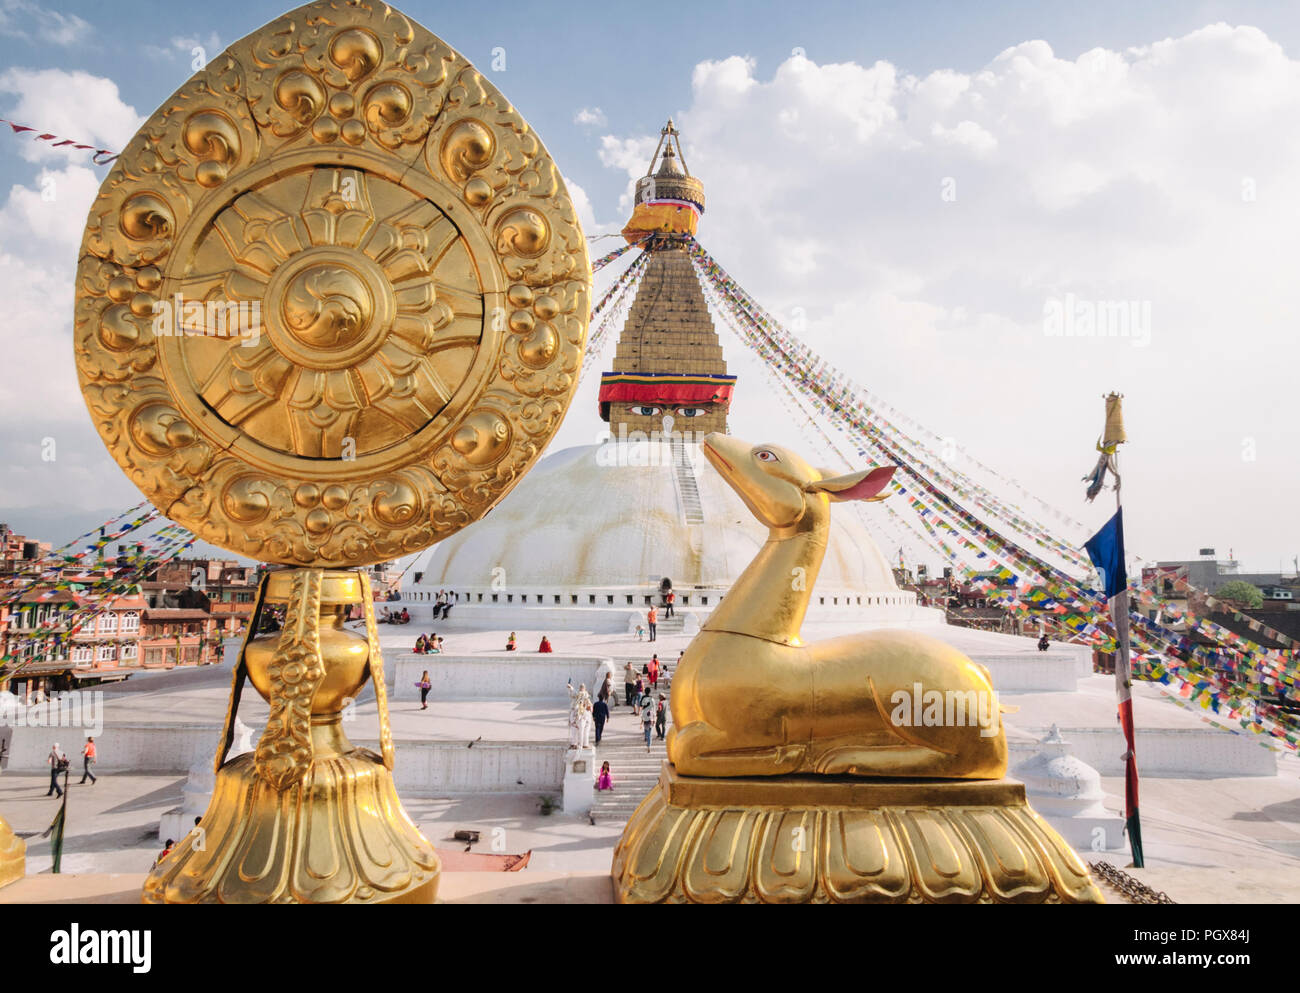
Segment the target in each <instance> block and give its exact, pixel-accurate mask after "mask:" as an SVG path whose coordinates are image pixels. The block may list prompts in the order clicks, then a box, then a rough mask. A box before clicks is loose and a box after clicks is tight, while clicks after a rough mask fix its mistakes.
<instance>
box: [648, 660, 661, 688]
mask: <svg viewBox="0 0 1300 993" xmlns="http://www.w3.org/2000/svg"><path fill="white" fill-rule="evenodd" d="M649 668H650V672H649V676H650V689H652V690H654V689H657V688H658V686H659V656H658V655H655V656H654V658H652V659H651V660H650V667H649Z"/></svg>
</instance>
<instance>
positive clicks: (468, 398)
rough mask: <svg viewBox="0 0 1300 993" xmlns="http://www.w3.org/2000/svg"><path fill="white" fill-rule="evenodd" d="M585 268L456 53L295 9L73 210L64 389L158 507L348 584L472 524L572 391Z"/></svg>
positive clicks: (212, 66)
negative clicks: (80, 233)
mask: <svg viewBox="0 0 1300 993" xmlns="http://www.w3.org/2000/svg"><path fill="white" fill-rule="evenodd" d="M590 272H591V270H590V262H589V260H588V256H587V249H586V242H585V240H584V238H583V235H582V231H581V228H580V226H579V223H578V218H577V214H576V211H575V210H574V208H573V204H572V202H571V200H570V199H569V197H568V195H567V192H566V190H565V187H564V183H563V181H562V180H561V178H560V175H559V172H558V171H557V169H556V167H555V164H554V162H552V160H551V158H550V156H549V155H548V154H547V152H546V149H545V148H544V147H543V145H542V143H541V142H540V141H539V140H538V138H537V136H536V135H535V134H534V133H533V132H532V131H531V129H530V128H529V127H528V125H527V124H526V123H525V121H524V120H523V119H522V118H521V117H520V115H519V114H518V112H516V111H515V109H514V108H513V107H512V106H511V105H510V104H509V103H508V102H507V101H506V100H505V98H504V97H503V96H502V95H501V94H500V93H499V92H498V91H497V89H496V88H495V87H494V86H493V85H492V84H491V83H490V82H488V80H487V79H485V78H484V77H483V76H482V75H481V74H480V73H479V72H478V71H477V70H476V69H475V68H474V67H473V66H472V65H470V63H469V62H468V61H467V60H466V59H465V58H464V57H462V56H461V55H459V54H458V53H456V52H455V51H453V50H452V49H451V48H449V47H448V46H447V45H446V44H445V43H443V42H442V41H441V40H439V39H438V38H437V37H435V36H434V35H433V34H431V33H429V32H428V31H427V30H425V29H424V28H422V27H420V26H419V25H418V24H415V23H414V22H412V21H411V20H409V19H408V18H406V17H405V16H403V15H402V14H401V13H399V12H397V11H395V10H393V9H392V8H390V7H387V6H385V5H384V4H382V3H371V2H368V0H321V2H317V3H313V4H309V5H307V6H305V7H300V8H298V9H297V10H294V11H292V12H290V13H288V14H285V15H284V16H283V17H281V18H279V19H278V20H277V21H275V22H273V23H272V24H270V25H268V26H267V27H265V28H263V29H261V30H259V31H258V32H256V33H254V34H252V35H250V36H248V37H247V38H245V39H243V40H241V41H239V42H236V43H235V44H233V45H231V46H230V48H228V49H227V50H226V51H225V52H223V53H222V54H221V55H220V56H218V57H217V58H215V59H214V60H212V62H210V63H209V64H208V66H207V67H206V68H205V69H204V70H202V71H200V72H198V73H197V74H195V75H194V76H193V77H192V78H191V79H190V80H189V81H188V82H186V83H185V84H184V85H183V86H182V87H181V88H180V89H179V90H177V91H176V93H175V94H173V95H172V97H171V98H170V99H169V100H167V101H166V103H164V104H163V106H162V107H161V108H159V110H158V111H157V112H155V113H154V114H153V116H152V117H150V118H149V120H148V121H147V122H146V123H145V125H144V126H143V127H142V128H141V129H140V131H139V133H138V134H136V136H135V137H134V138H133V139H132V140H131V142H130V144H129V145H128V146H127V148H126V150H125V151H124V152H123V153H122V155H121V157H120V158H119V159H118V160H117V162H116V163H115V165H114V168H113V170H112V172H111V173H110V174H109V176H108V178H107V179H105V181H104V184H103V186H102V187H101V188H100V191H99V195H98V197H97V198H96V200H95V202H94V205H93V207H92V208H91V212H90V218H89V221H88V223H87V227H86V233H85V238H84V240H83V243H82V249H81V260H80V264H79V268H78V273H77V276H78V283H77V301H76V321H75V346H76V363H77V372H78V376H79V377H80V381H81V387H82V392H83V394H84V396H85V399H86V403H87V406H88V407H89V409H90V412H91V415H92V417H93V419H94V422H95V426H96V428H97V430H98V431H99V433H100V436H101V437H102V438H103V440H104V443H105V444H106V445H107V446H108V449H109V451H110V452H111V453H112V455H113V457H114V458H115V459H116V460H117V462H118V464H119V465H121V466H122V468H123V469H124V470H125V471H126V473H127V475H128V476H129V477H130V478H131V480H132V481H133V482H134V483H135V484H136V485H137V486H138V487H139V488H140V489H141V490H142V491H143V492H144V494H145V495H146V496H147V497H148V498H149V499H150V500H151V501H152V502H153V504H154V505H155V506H156V507H158V508H159V509H160V510H161V511H162V512H163V513H164V514H165V515H166V516H168V517H170V518H171V519H172V520H175V521H177V522H178V523H181V524H183V525H184V526H186V527H188V528H189V529H190V530H192V531H193V532H195V533H196V534H197V535H199V536H200V537H202V538H204V539H205V540H207V541H210V542H212V543H214V544H217V545H220V546H222V547H224V548H227V549H230V550H231V551H234V552H237V553H240V554H243V555H247V556H250V557H254V558H261V559H264V560H268V561H272V562H278V563H282V564H286V565H311V566H318V567H319V566H326V567H355V566H362V565H366V564H369V563H372V562H378V561H383V560H387V559H391V558H394V557H397V556H399V555H402V554H406V553H410V552H414V551H418V550H419V549H421V548H424V547H427V546H428V545H430V544H432V543H434V542H436V541H439V540H441V539H442V538H444V537H446V536H447V535H449V534H451V533H453V532H454V531H456V530H458V529H459V528H461V527H464V526H465V525H466V524H469V523H470V522H472V521H474V520H476V519H477V518H479V517H481V516H482V515H483V514H484V513H485V512H486V511H487V510H489V509H490V508H491V507H492V506H493V505H494V504H495V503H496V502H497V501H499V500H500V499H501V498H502V497H503V496H505V494H506V493H507V492H509V490H510V488H511V487H512V486H513V485H514V484H515V483H516V482H517V481H518V480H519V479H520V478H521V476H522V475H523V474H524V473H525V472H526V471H527V470H528V469H529V468H530V467H531V465H532V464H533V463H534V462H535V461H536V460H537V459H538V457H539V456H540V455H541V452H542V450H543V449H544V448H545V446H546V444H547V442H548V441H549V440H550V438H551V436H552V435H553V434H554V433H555V431H556V430H557V429H558V427H559V424H560V421H561V420H562V418H563V415H564V413H565V411H566V410H567V408H568V405H569V403H570V401H571V399H572V397H573V393H574V391H575V389H576V387H577V381H578V372H579V369H580V366H581V362H582V355H583V350H584V346H585V338H586V331H587V321H588V313H589V309H590V287H591V275H590Z"/></svg>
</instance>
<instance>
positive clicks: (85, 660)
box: [72, 645, 95, 665]
mask: <svg viewBox="0 0 1300 993" xmlns="http://www.w3.org/2000/svg"><path fill="white" fill-rule="evenodd" d="M94 658H95V650H94V649H93V648H91V647H90V646H89V645H73V646H72V663H73V664H74V665H89V664H90V663H91V662H92V661H94Z"/></svg>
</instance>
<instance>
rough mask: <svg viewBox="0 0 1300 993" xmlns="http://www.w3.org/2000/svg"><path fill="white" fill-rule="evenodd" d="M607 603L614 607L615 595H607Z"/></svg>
mask: <svg viewBox="0 0 1300 993" xmlns="http://www.w3.org/2000/svg"><path fill="white" fill-rule="evenodd" d="M605 602H606V603H608V604H610V605H613V603H614V595H613V594H612V593H610V594H607V595H606V597H605Z"/></svg>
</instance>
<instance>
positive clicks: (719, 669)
mask: <svg viewBox="0 0 1300 993" xmlns="http://www.w3.org/2000/svg"><path fill="white" fill-rule="evenodd" d="M702 447H703V451H704V454H705V457H706V458H707V459H708V460H709V462H710V463H711V464H712V465H713V466H714V468H716V469H717V470H718V472H720V473H721V474H722V477H723V478H724V479H725V480H726V481H727V482H728V483H729V484H730V485H731V487H732V488H733V489H734V490H735V491H736V492H737V493H738V494H739V495H740V497H741V499H742V500H744V502H745V505H746V506H747V507H748V508H749V509H750V511H752V512H753V514H754V516H755V517H757V518H758V519H759V520H760V521H762V522H763V523H764V524H766V525H767V527H768V529H769V537H768V540H767V543H766V544H765V545H764V546H763V548H762V549H761V550H760V551H759V553H758V555H757V556H755V558H754V561H753V562H751V563H750V565H749V567H748V568H747V569H746V570H745V571H744V573H743V574H742V575H741V576H740V578H739V579H737V580H736V582H735V585H733V586H732V588H731V590H730V592H729V593H728V594H727V596H726V598H725V600H723V602H722V603H721V604H720V605H719V606H718V607H717V609H715V610H714V611H713V613H712V615H711V616H710V617H709V619H708V621H707V622H706V623H705V624H704V625H703V627H702V629H701V631H700V633H699V634H698V635H697V636H696V637H695V639H694V640H693V641H692V642H691V644H690V646H689V647H688V648H687V649H686V654H685V656H684V657H683V659H682V662H681V664H680V665H679V667H678V668H677V671H676V672H675V673H674V675H673V692H672V713H673V724H674V728H673V730H672V731H671V732H670V733H669V736H668V758H669V761H671V762H672V763H673V765H674V766H675V767H676V771H677V773H679V774H681V775H685V776H714V777H727V776H779V775H787V774H792V773H805V774H806V773H813V774H822V775H835V774H840V775H845V774H847V775H853V776H879V777H909V778H936V779H1000V778H1001V777H1002V776H1003V775H1005V773H1006V768H1007V742H1006V734H1005V732H1004V731H1003V728H1002V723H1001V719H1000V715H999V709H998V706H997V702H996V697H995V696H994V693H993V686H992V683H991V681H990V678H989V674H988V670H987V669H985V668H984V667H983V666H981V665H978V664H976V663H975V662H973V661H971V660H970V659H969V658H967V657H966V656H965V655H963V654H962V653H961V652H960V651H958V650H957V649H955V648H953V647H951V646H950V645H946V644H944V643H943V642H941V641H938V640H936V639H934V638H929V637H926V636H925V635H921V634H917V633H915V632H909V631H873V632H868V633H863V634H855V635H849V636H846V637H840V638H832V639H830V640H828V641H820V642H817V643H815V644H811V645H804V644H801V643H800V641H799V630H800V627H801V626H802V624H803V619H804V615H805V613H806V612H807V609H808V598H809V596H810V594H811V591H812V588H813V585H814V583H815V582H816V580H817V573H818V570H819V569H820V568H821V564H822V559H823V557H824V556H825V554H826V543H827V537H828V534H829V531H830V514H831V507H830V505H831V502H832V501H840V500H882V499H884V496H885V495H884V494H882V493H881V491H882V490H883V489H884V487H885V486H886V484H887V483H888V482H889V479H890V477H891V476H892V475H893V472H894V468H893V467H892V466H890V467H884V468H878V469H874V470H870V471H866V472H858V473H853V474H850V475H838V474H830V473H827V472H825V471H822V470H818V469H815V468H813V467H812V466H810V465H809V464H808V463H807V462H805V461H804V460H803V459H802V458H800V457H799V456H798V455H796V454H795V453H794V452H791V451H790V450H789V449H786V448H781V447H778V446H776V445H754V446H750V445H749V444H747V443H745V442H743V441H740V440H739V439H736V438H730V437H727V436H725V435H721V434H710V435H707V436H706V437H705V439H704V442H703V446H702Z"/></svg>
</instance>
